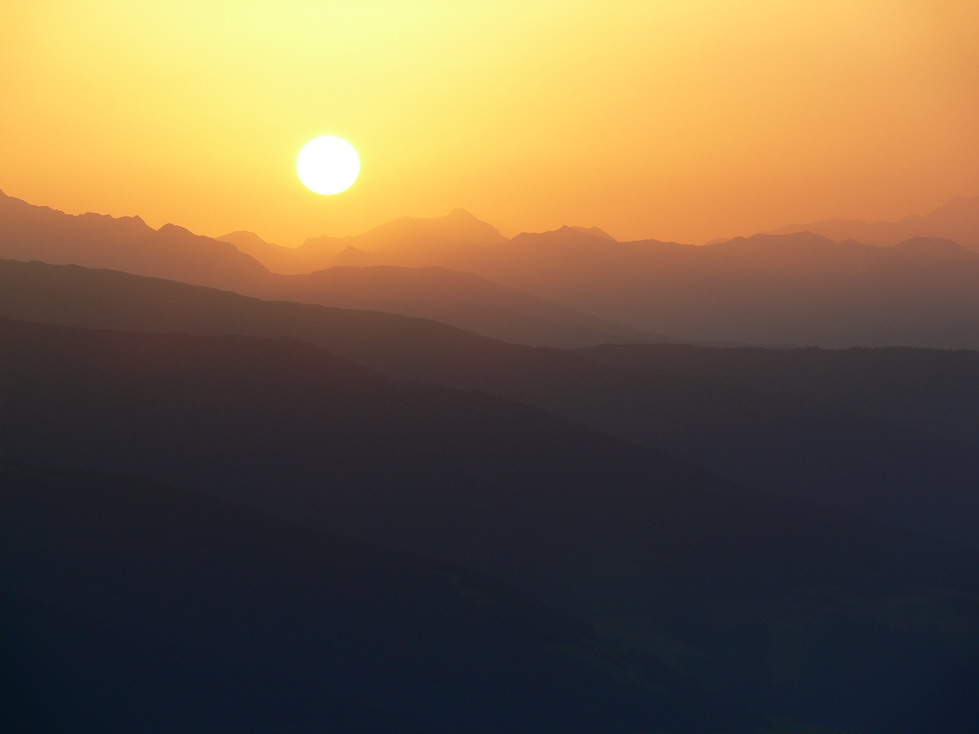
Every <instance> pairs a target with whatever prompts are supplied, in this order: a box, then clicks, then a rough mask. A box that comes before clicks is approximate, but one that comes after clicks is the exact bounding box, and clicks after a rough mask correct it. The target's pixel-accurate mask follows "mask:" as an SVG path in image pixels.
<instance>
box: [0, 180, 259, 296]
mask: <svg viewBox="0 0 979 734" xmlns="http://www.w3.org/2000/svg"><path fill="white" fill-rule="evenodd" d="M0 257H5V258H10V259H14V260H42V261H44V262H48V263H54V264H79V265H87V266H89V267H96V268H112V269H114V270H122V271H125V272H128V273H135V274H137V275H148V276H153V277H158V278H168V279H170V280H179V281H181V282H185V283H195V284H198V285H210V286H212V287H218V288H224V289H226V290H236V291H241V290H248V289H249V288H252V287H254V286H255V285H256V284H257V283H259V282H260V281H261V280H262V278H263V277H264V276H265V275H267V270H266V269H265V267H264V266H262V265H261V264H259V263H258V261H257V260H255V259H253V258H251V257H249V256H248V255H245V254H243V253H241V252H239V251H238V250H236V249H235V248H234V247H233V246H231V245H229V244H227V243H224V242H218V241H216V240H212V239H210V238H208V237H199V236H197V235H194V234H192V233H191V232H189V231H187V230H186V229H184V228H183V227H178V226H176V225H173V224H167V225H165V226H163V227H162V228H160V229H159V230H155V229H153V228H152V227H149V226H147V225H146V224H145V223H144V222H143V220H142V219H140V218H139V217H122V218H119V219H116V218H114V217H109V216H105V215H101V214H92V213H89V214H82V215H80V216H71V215H68V214H64V213H63V212H59V211H56V210H54V209H49V208H47V207H40V206H33V205H31V204H28V203H26V202H24V201H21V200H20V199H15V198H13V197H11V196H6V195H5V194H3V192H0Z"/></svg>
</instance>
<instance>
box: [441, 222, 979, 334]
mask: <svg viewBox="0 0 979 734" xmlns="http://www.w3.org/2000/svg"><path fill="white" fill-rule="evenodd" d="M932 245H933V246H927V245H925V244H924V243H921V242H919V243H918V245H917V246H914V247H912V248H911V249H912V251H913V252H909V248H908V247H907V246H902V247H897V248H880V247H872V246H869V245H863V244H860V243H858V242H853V241H846V242H839V243H838V242H834V241H833V240H831V239H828V238H826V237H822V236H819V235H816V234H813V233H805V232H804V233H796V234H787V235H757V236H755V237H751V238H737V239H734V240H731V241H728V242H721V243H718V244H714V245H705V246H702V247H696V246H692V245H687V246H684V245H677V244H674V243H656V242H635V243H615V242H610V241H608V240H604V239H602V238H600V237H593V236H589V235H587V234H585V233H582V232H578V231H575V230H573V229H570V228H565V229H563V230H558V231H556V232H550V233H544V234H539V235H520V236H518V237H516V238H514V239H513V240H511V241H510V242H509V243H506V244H504V245H501V246H497V247H492V248H484V249H482V250H477V251H468V252H464V253H456V254H455V255H454V256H453V257H451V258H447V259H444V260H442V261H440V262H436V263H433V264H442V265H445V266H447V267H451V268H454V269H456V270H464V271H467V272H474V273H477V274H479V275H482V276H483V277H486V278H489V279H490V280H493V281H494V282H497V283H502V284H505V285H508V286H511V287H515V288H518V289H520V290H522V291H525V292H527V293H532V294H534V295H536V296H539V297H541V298H544V299H546V300H548V301H551V302H554V303H560V304H562V305H564V306H567V307H569V308H573V309H576V310H578V311H583V312H586V313H590V314H595V315H597V316H599V317H601V318H605V319H608V320H610V321H614V322H616V323H622V324H626V325H628V326H631V327H632V328H635V329H640V330H643V331H648V332H653V333H665V334H672V335H674V336H675V337H677V338H678V339H683V340H686V341H693V342H702V343H740V344H787V345H791V344H795V345H819V346H825V347H851V346H868V347H869V346H918V347H934V348H979V316H977V314H979V253H969V252H965V251H960V252H957V253H956V255H955V256H954V257H950V256H949V249H950V248H949V245H948V244H935V243H934V241H932ZM912 254H913V256H911V255H912Z"/></svg>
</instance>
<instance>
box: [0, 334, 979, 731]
mask: <svg viewBox="0 0 979 734" xmlns="http://www.w3.org/2000/svg"><path fill="white" fill-rule="evenodd" d="M0 405H2V406H3V411H2V413H0V438H2V447H3V448H2V451H3V458H4V459H5V460H7V461H16V462H26V463H31V464H34V465H46V466H47V467H51V468H57V469H58V470H65V471H78V470H86V471H89V470H96V471H107V472H119V473H126V474H133V475H141V476H144V477H147V478H149V479H152V480H157V481H161V480H162V481H166V482H169V483H174V484H177V485H181V486H186V487H188V488H190V489H193V490H196V491H201V492H205V493H209V494H212V495H214V496H218V497H220V498H221V499H223V500H224V501H226V502H231V503H233V504H235V505H239V506H250V507H252V508H258V509H261V510H264V511H266V512H269V513H271V514H274V515H277V516H279V517H281V518H290V519H292V520H293V521H297V522H300V523H302V524H304V525H307V526H309V527H311V528H314V529H318V530H326V531H331V532H336V533H341V534H345V535H347V536H350V537H355V538H358V539H360V540H367V541H370V542H372V543H376V544H379V545H382V546H385V547H387V548H389V549H391V550H395V551H408V552H413V553H421V554H424V555H427V556H430V557H433V558H435V559H438V560H439V561H440V562H442V563H444V562H451V563H454V564H461V565H462V566H464V567H470V568H472V569H474V570H476V571H477V572H480V573H487V572H488V573H491V574H493V575H495V576H497V577H499V578H501V579H502V580H503V581H504V582H506V583H509V584H513V585H514V586H515V587H517V588H519V589H520V590H521V592H522V593H525V594H529V595H531V596H534V597H537V598H539V599H542V600H543V601H545V602H546V603H547V604H548V605H550V606H552V607H555V608H559V609H561V610H562V611H563V612H565V613H569V614H571V615H573V616H577V617H579V618H582V619H584V620H587V621H588V622H589V623H591V624H592V625H594V627H595V628H596V629H597V630H599V631H600V632H601V633H602V635H603V636H604V637H605V639H606V640H609V641H614V642H615V643H616V644H620V645H627V646H629V648H630V649H632V650H633V651H635V652H642V653H643V654H646V655H651V656H653V657H655V658H656V659H657V660H659V661H660V662H661V663H663V664H665V665H667V666H669V667H670V668H672V669H673V670H674V671H678V672H680V673H684V674H687V675H690V676H692V677H694V678H696V679H697V680H699V681H701V682H702V683H703V684H704V685H705V686H707V687H708V688H710V689H712V690H714V691H715V692H717V693H721V694H723V695H725V696H728V697H731V698H734V699H736V700H737V701H738V702H739V703H740V704H741V705H743V706H745V707H746V708H748V709H753V710H757V711H761V712H763V713H765V714H767V715H770V716H775V717H778V718H783V719H797V720H803V721H810V722H813V723H817V724H821V725H824V726H833V727H836V728H837V729H850V730H856V731H861V732H873V733H874V734H877V733H879V734H885V732H886V733H888V734H891V733H893V732H919V731H920V732H924V731H935V730H936V729H935V727H936V725H937V724H941V726H938V728H937V730H939V731H944V732H954V731H965V729H963V728H962V725H963V722H965V721H971V718H970V717H972V716H973V715H975V714H976V713H977V712H976V711H975V705H974V701H975V698H974V697H972V696H971V691H969V690H968V687H969V686H970V685H971V681H972V680H973V678H972V677H971V674H972V673H973V672H974V661H975V660H976V651H977V648H979V630H977V620H979V614H977V609H979V606H977V595H976V579H977V578H979V564H977V559H976V556H975V554H974V553H973V552H971V551H967V550H963V549H960V548H958V547H956V546H954V545H951V544H947V543H943V542H941V541H936V540H928V539H925V538H922V537H919V536H916V535H914V534H912V533H908V532H903V531H897V530H894V529H892V528H889V527H887V526H885V525H881V524H878V523H876V522H873V521H870V520H865V519H862V518H860V517H858V516H855V515H850V514H848V513H846V512H844V511H840V510H833V509H828V508H820V507H818V506H816V505H812V504H809V503H808V502H804V501H800V500H796V499H791V498H786V497H778V496H775V495H770V494H766V493H760V492H756V491H753V490H750V489H746V488H744V487H739V486H737V485H733V484H729V483H726V482H723V481H721V480H718V479H716V478H714V477H713V476H711V475H709V474H706V473H703V472H701V471H699V470H697V469H695V468H694V467H691V466H688V465H685V464H683V463H681V462H678V461H676V460H674V459H671V458H669V457H668V456H666V455H662V454H658V453H655V452H651V451H648V450H640V449H638V448H637V447H635V446H634V445H631V444H628V443H625V442H622V441H620V440H617V439H614V438H611V437H608V436H606V435H603V434H601V433H598V432H595V431H593V430H590V429H587V428H584V427H581V426H577V425H574V424H572V423H568V422H566V421H564V420H562V419H560V418H557V417H555V416H552V415H549V414H547V413H544V412H542V411H539V410H535V409H531V408H527V407H524V406H520V405H517V404H514V403H509V402H506V401H504V400H501V399H498V398H491V397H488V396H484V395H480V394H477V393H471V392H457V391H452V390H447V389H444V388H437V387H431V386H421V385H414V384H411V383H406V382H397V381H394V380H391V379H389V378H385V377H383V376H381V375H379V374H376V373H372V372H370V371H368V370H366V369H364V368H363V367H360V366H358V365H356V364H353V363H351V362H347V361H345V360H342V359H340V358H337V357H334V356H332V355H330V354H328V353H325V352H323V351H321V350H319V349H316V348H314V347H311V346H309V345H306V344H302V343H299V342H295V341H291V340H287V339H274V340H273V339H257V338H246V337H228V336H225V337H191V336H186V335H179V334H169V335H151V334H136V333H119V332H96V331H88V330H83V329H67V328H61V327H50V326H46V327H42V326H36V325H31V324H25V323H19V322H13V321H0ZM61 535H62V533H61V532H60V531H55V532H54V533H53V535H52V536H51V537H52V542H54V543H56V542H57V539H58V538H59V537H60V536H61ZM45 545H46V544H44V543H43V542H42V546H45ZM123 555H124V554H123ZM69 556H70V554H69ZM252 557H253V558H258V557H259V556H252ZM256 563H257V561H256ZM297 563H298V561H297ZM186 566H192V564H191V563H189V562H187V564H186ZM141 567H143V568H152V569H157V568H158V566H157V565H156V562H155V561H152V562H148V565H144V566H141ZM182 567H183V566H182ZM189 570H190V569H189V568H188V571H189ZM86 573H87V572H86ZM127 585H128V584H127V583H120V584H119V588H123V589H124V588H125V587H126V586H127ZM105 588H106V589H110V588H111V591H108V592H106V596H107V597H108V601H107V603H110V604H116V603H118V602H119V599H120V597H119V596H118V593H117V592H116V591H115V588H116V587H109V586H108V585H107V586H106V587H105ZM297 613H299V612H298V608H297ZM259 657H260V656H259ZM538 730H540V731H547V729H546V728H542V729H538ZM654 730H655V727H654ZM680 730H681V731H684V730H685V729H680ZM689 730H690V731H696V729H692V728H691V729H689ZM708 730H709V729H708ZM722 730H724V731H727V730H728V729H726V728H722ZM624 731H628V729H625V730H624ZM667 731H669V729H667Z"/></svg>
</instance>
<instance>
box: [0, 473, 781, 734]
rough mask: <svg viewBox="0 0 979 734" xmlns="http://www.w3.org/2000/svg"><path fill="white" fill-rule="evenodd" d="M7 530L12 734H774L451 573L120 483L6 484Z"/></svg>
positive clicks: (647, 664) (51, 478)
mask: <svg viewBox="0 0 979 734" xmlns="http://www.w3.org/2000/svg"><path fill="white" fill-rule="evenodd" d="M0 509H2V512H0V549H2V553H0V557H2V558H3V566H2V567H3V588H2V594H3V605H4V627H3V648H4V669H5V670H4V677H5V680H4V687H5V689H6V690H7V692H8V693H10V694H13V696H12V699H13V700H11V701H8V705H7V706H6V707H5V709H4V713H3V714H2V715H0V721H2V722H4V723H3V728H4V731H9V732H30V731H37V732H93V733H94V732H120V734H122V733H125V734H131V733H132V732H145V733H147V734H150V733H154V732H160V733H161V734H162V733H164V732H174V731H234V732H255V734H266V733H267V732H299V731H313V730H318V731H337V732H351V733H361V734H368V733H370V734H373V733H375V732H376V733H377V734H389V733H390V732H393V731H396V732H406V733H408V734H413V733H418V734H420V733H421V732H430V733H433V734H434V733H437V732H445V734H454V733H455V732H485V733H486V734H495V733H496V732H500V731H507V732H528V733H530V732H534V733H536V732H555V733H556V732H582V734H589V733H591V732H598V731H611V732H643V731H647V732H652V731H658V732H660V731H662V732H705V733H706V732H713V731H716V730H717V727H718V726H723V729H724V731H726V732H757V731H760V730H762V729H763V728H765V727H766V722H765V720H764V719H763V718H761V717H760V716H755V715H751V714H749V713H747V712H746V711H744V710H742V709H741V708H740V707H738V706H737V705H736V704H734V703H732V702H729V701H725V700H723V699H722V698H720V697H719V696H716V695H712V694H710V693H708V692H707V691H706V690H704V689H703V688H702V687H700V686H698V685H697V684H695V683H694V682H692V681H690V680H688V679H686V678H684V677H682V676H680V675H677V674H676V673H672V672H670V671H669V670H667V669H665V668H664V667H663V666H661V665H659V664H657V663H656V662H655V661H654V660H653V659H651V658H650V657H648V656H647V657H641V656H637V655H628V654H625V653H622V652H619V651H617V650H616V649H615V648H613V647H610V646H609V645H607V644H604V643H602V642H601V640H599V639H598V638H597V637H596V636H595V635H594V634H593V633H591V632H590V631H589V630H588V628H587V627H586V626H585V625H583V624H581V623H579V622H576V621H574V620H571V619H568V618H566V617H563V616H561V615H558V614H555V613H553V612H551V611H549V610H548V609H547V608H546V607H543V606H542V605H540V604H538V603H536V602H534V601H532V600H530V599H528V598H526V597H524V596H522V595H520V594H517V593H515V592H513V591H511V590H509V589H507V588H506V587H504V586H502V585H500V584H498V583H495V582H493V581H490V580H488V579H486V578H484V577H481V576H479V575H476V574H472V573H469V572H466V571H464V570H461V569H459V568H457V567H454V566H449V565H444V564H436V563H430V562H424V561H420V560H415V559H413V558H411V557H409V556H405V555H392V554H389V553H384V552H381V551H377V550H373V549H370V548H367V547H364V546H361V545H358V544H355V543H351V542H349V541H346V540H342V539H339V538H336V537H332V536H329V535H325V534H323V533H320V532H317V531H314V530H311V529H309V528H304V527H299V526H296V525H291V524H288V523H284V522H282V521H279V520H275V519H273V518H271V517H268V516H266V515H262V514H258V513H255V512H250V511H247V510H243V509H241V508H236V507H233V506H230V505H227V504H224V503H221V502H216V501H214V500H212V499H209V498H207V497H204V496H201V495H198V494H195V493H191V492H185V491H180V490H177V489H174V488H172V487H165V486H160V485H155V484H152V483H149V482H146V481H142V480H136V479H125V478H120V477H112V476H105V475H95V474H84V475H82V474H65V473H60V472H50V471H43V470H39V469H34V468H30V467H25V466H11V465H0ZM11 704H15V705H11Z"/></svg>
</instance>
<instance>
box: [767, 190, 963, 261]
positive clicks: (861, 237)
mask: <svg viewBox="0 0 979 734" xmlns="http://www.w3.org/2000/svg"><path fill="white" fill-rule="evenodd" d="M803 231H808V232H815V233H817V234H821V235H823V236H824V237H829V238H830V239H832V240H836V241H838V242H842V241H844V240H858V241H859V242H866V243H867V244H868V245H877V246H879V247H889V246H892V245H896V244H898V243H899V242H903V241H905V240H909V239H914V238H917V237H925V238H930V239H934V238H939V239H947V240H953V241H955V242H957V243H959V244H960V245H962V246H963V247H966V248H968V249H970V250H973V251H979V197H972V198H968V197H964V196H958V197H956V198H954V199H952V200H951V201H949V202H947V203H946V204H944V205H942V206H940V207H938V208H937V209H935V210H934V211H931V212H929V213H928V214H925V215H917V214H913V215H910V216H908V217H905V218H904V219H901V220H900V221H896V222H865V221H861V220H859V219H829V220H825V221H822V222H813V223H811V224H793V225H789V226H787V227H782V228H781V229H777V230H775V231H774V233H775V234H791V233H793V232H803Z"/></svg>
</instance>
